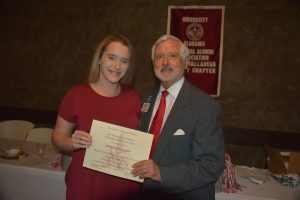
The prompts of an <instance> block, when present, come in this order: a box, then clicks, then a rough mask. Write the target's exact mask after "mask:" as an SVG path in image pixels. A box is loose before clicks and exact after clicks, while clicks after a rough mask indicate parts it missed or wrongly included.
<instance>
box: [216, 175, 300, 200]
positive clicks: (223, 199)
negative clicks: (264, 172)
mask: <svg viewBox="0 0 300 200" xmlns="http://www.w3.org/2000/svg"><path fill="white" fill-rule="evenodd" d="M236 180H237V182H238V183H239V184H240V185H242V186H245V187H246V188H244V189H243V191H239V192H237V193H224V192H219V193H216V195H215V196H216V200H275V199H276V200H300V186H299V185H298V186H296V187H295V188H289V187H286V186H281V185H280V184H278V183H277V182H276V181H275V180H274V179H272V178H271V177H270V180H269V181H267V182H265V183H263V184H260V185H259V184H255V183H253V182H252V181H250V180H249V179H247V178H244V177H239V176H236Z"/></svg>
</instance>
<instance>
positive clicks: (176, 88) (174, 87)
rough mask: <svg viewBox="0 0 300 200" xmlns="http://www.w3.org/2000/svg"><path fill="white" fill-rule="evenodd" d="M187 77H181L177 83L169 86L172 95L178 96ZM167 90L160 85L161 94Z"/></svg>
mask: <svg viewBox="0 0 300 200" xmlns="http://www.w3.org/2000/svg"><path fill="white" fill-rule="evenodd" d="M184 80H185V78H184V76H183V77H181V79H179V80H178V81H177V82H176V83H174V84H173V85H172V86H171V87H169V89H168V90H167V91H168V92H169V94H170V95H172V96H173V97H174V98H175V99H176V98H177V96H178V93H179V91H180V89H181V87H182V85H183V82H184ZM163 90H165V89H164V87H163V86H162V85H160V88H159V95H161V92H162V91H163Z"/></svg>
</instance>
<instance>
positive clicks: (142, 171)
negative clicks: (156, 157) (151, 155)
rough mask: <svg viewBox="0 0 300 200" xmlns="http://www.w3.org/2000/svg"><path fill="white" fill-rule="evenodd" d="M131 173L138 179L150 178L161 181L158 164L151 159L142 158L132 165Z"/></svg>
mask: <svg viewBox="0 0 300 200" xmlns="http://www.w3.org/2000/svg"><path fill="white" fill-rule="evenodd" d="M132 167H133V170H132V171H131V173H132V174H133V176H134V177H136V176H138V177H139V178H140V179H143V178H151V179H152V180H154V181H157V182H161V177H160V169H159V166H158V165H157V164H156V163H155V162H154V161H153V160H151V159H149V160H142V161H139V162H137V163H135V164H133V165H132Z"/></svg>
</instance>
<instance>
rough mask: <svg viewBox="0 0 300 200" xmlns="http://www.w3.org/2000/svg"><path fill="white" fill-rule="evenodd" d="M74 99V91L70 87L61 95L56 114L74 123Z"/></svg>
mask: <svg viewBox="0 0 300 200" xmlns="http://www.w3.org/2000/svg"><path fill="white" fill-rule="evenodd" d="M74 99H75V97H74V91H73V90H72V89H71V90H69V91H68V92H67V93H66V94H65V96H64V97H63V99H62V101H61V103H60V107H59V110H58V115H59V116H60V117H62V118H63V119H65V120H67V121H68V122H71V123H75V121H76V109H75V104H74Z"/></svg>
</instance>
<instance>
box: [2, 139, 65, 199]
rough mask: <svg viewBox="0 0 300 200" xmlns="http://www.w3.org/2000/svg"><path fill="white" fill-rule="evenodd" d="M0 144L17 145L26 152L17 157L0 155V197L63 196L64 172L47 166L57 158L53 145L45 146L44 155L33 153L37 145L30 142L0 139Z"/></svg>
mask: <svg viewBox="0 0 300 200" xmlns="http://www.w3.org/2000/svg"><path fill="white" fill-rule="evenodd" d="M0 146H1V147H5V148H20V149H21V150H22V151H24V152H26V153H27V154H29V156H28V157H25V158H21V159H16V160H8V159H3V158H0V199H1V200H37V199H41V200H54V199H55V200H64V199H65V195H66V186H65V182H64V176H65V172H64V171H62V170H60V169H53V168H52V167H51V166H50V163H51V162H54V161H55V160H56V158H57V153H56V151H55V150H54V149H53V147H52V146H50V145H49V146H48V147H47V149H46V153H45V156H44V157H43V158H39V157H38V156H37V155H36V144H35V143H33V142H24V141H14V140H6V139H0Z"/></svg>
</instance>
